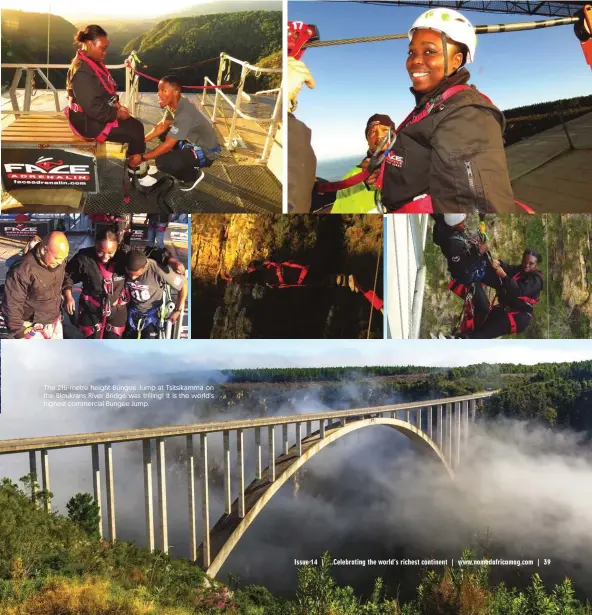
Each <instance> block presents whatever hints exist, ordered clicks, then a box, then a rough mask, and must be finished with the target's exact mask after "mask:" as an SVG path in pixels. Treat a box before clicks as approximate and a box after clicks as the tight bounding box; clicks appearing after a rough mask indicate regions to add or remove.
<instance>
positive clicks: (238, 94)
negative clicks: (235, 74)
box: [226, 66, 249, 151]
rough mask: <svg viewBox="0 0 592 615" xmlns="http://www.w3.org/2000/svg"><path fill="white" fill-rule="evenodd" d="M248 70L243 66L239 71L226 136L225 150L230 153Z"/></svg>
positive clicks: (233, 147) (232, 148)
mask: <svg viewBox="0 0 592 615" xmlns="http://www.w3.org/2000/svg"><path fill="white" fill-rule="evenodd" d="M248 72H249V69H248V68H247V67H246V66H243V67H242V69H241V77H240V82H239V84H238V90H237V92H236V102H235V103H234V113H233V114H232V123H231V124H230V133H229V135H228V144H227V146H226V147H227V149H229V150H230V151H233V150H235V149H236V148H235V146H234V132H235V130H236V118H237V116H238V112H239V111H240V106H241V97H242V95H243V89H244V87H245V79H246V78H247V73H248Z"/></svg>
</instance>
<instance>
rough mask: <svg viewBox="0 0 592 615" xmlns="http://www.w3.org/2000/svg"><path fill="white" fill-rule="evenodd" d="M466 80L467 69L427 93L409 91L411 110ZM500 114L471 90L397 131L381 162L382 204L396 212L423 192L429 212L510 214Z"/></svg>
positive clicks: (510, 202)
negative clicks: (428, 198) (427, 197)
mask: <svg viewBox="0 0 592 615" xmlns="http://www.w3.org/2000/svg"><path fill="white" fill-rule="evenodd" d="M469 79H470V74H469V72H468V71H467V69H466V68H461V69H460V70H458V71H457V72H456V73H455V74H453V75H451V76H450V77H448V78H447V79H445V80H444V81H443V82H442V83H440V85H439V86H438V87H437V88H436V89H435V90H432V91H431V92H427V93H425V94H419V93H416V92H415V91H414V90H413V89H411V92H412V93H413V94H414V95H415V97H416V103H417V106H416V108H415V109H416V112H417V113H419V112H421V111H422V110H423V109H424V108H425V106H426V104H427V103H428V102H429V101H430V100H432V99H436V100H437V97H438V96H439V95H440V94H442V92H444V91H445V90H446V89H448V88H450V87H452V86H455V85H464V84H466V83H467V82H468V81H469ZM504 129H505V119H504V116H503V114H502V112H501V111H500V110H499V109H498V108H497V107H496V106H495V105H493V104H491V103H489V102H488V101H487V100H486V99H485V98H484V97H483V96H482V95H481V94H479V92H478V91H477V90H475V89H466V90H463V91H461V92H457V93H456V94H453V95H452V96H451V97H450V98H448V99H447V100H445V101H444V102H439V103H437V104H436V105H435V107H434V108H433V110H432V112H431V113H430V114H429V115H428V116H427V117H425V118H424V119H422V120H421V121H419V122H417V123H416V124H410V125H408V126H406V127H404V128H402V129H401V130H400V132H399V133H398V134H397V140H396V142H395V145H394V146H393V148H392V151H391V156H389V160H387V162H386V163H385V164H386V166H385V170H384V181H383V188H382V204H383V205H384V207H385V208H386V209H387V211H393V212H394V211H396V210H397V209H398V208H400V207H402V206H403V205H404V204H406V203H409V202H410V201H413V199H414V198H415V197H417V196H420V195H422V194H429V195H430V196H431V198H432V204H433V208H434V212H436V213H438V212H441V213H453V212H469V211H475V210H479V211H480V212H483V213H486V212H512V211H514V210H515V206H514V197H513V193H512V187H511V185H510V177H509V174H508V167H507V162H506V155H505V152H504V143H503V138H502V134H503V131H504Z"/></svg>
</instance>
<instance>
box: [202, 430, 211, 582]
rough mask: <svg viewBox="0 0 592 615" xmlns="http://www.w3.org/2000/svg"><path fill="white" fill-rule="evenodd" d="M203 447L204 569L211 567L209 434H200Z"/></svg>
mask: <svg viewBox="0 0 592 615" xmlns="http://www.w3.org/2000/svg"><path fill="white" fill-rule="evenodd" d="M200 445H201V474H202V480H201V511H202V567H203V569H204V570H206V569H207V568H209V566H210V563H211V562H210V491H209V488H208V478H209V477H208V434H207V433H202V434H200Z"/></svg>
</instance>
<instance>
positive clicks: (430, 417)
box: [428, 406, 434, 440]
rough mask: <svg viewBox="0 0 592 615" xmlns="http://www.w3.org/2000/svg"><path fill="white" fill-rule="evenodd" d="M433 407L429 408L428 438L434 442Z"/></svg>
mask: <svg viewBox="0 0 592 615" xmlns="http://www.w3.org/2000/svg"><path fill="white" fill-rule="evenodd" d="M432 414H433V413H432V406H429V407H428V436H429V437H430V440H433V437H432V436H433V432H432V420H433V418H434V417H433V416H432Z"/></svg>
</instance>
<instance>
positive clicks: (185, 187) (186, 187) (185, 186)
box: [179, 169, 206, 192]
mask: <svg viewBox="0 0 592 615" xmlns="http://www.w3.org/2000/svg"><path fill="white" fill-rule="evenodd" d="M197 173H198V175H197V179H196V180H195V181H194V182H184V181H181V180H179V184H180V186H179V188H180V190H182V191H183V192H189V191H190V190H193V189H194V188H195V186H197V184H199V182H200V181H201V180H202V179H203V178H204V177H205V176H206V174H205V173H204V172H203V171H202V170H201V169H197Z"/></svg>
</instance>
